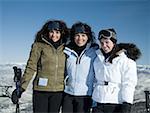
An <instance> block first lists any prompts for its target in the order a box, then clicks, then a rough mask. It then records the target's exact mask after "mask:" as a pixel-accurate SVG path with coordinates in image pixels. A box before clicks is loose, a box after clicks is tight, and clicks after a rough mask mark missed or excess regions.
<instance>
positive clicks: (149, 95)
mask: <svg viewBox="0 0 150 113" xmlns="http://www.w3.org/2000/svg"><path fill="white" fill-rule="evenodd" d="M144 92H145V99H146V104H145V107H146V112H147V113H150V91H144Z"/></svg>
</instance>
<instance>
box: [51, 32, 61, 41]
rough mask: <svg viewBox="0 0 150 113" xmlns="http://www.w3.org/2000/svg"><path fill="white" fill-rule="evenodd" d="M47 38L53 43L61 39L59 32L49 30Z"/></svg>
mask: <svg viewBox="0 0 150 113" xmlns="http://www.w3.org/2000/svg"><path fill="white" fill-rule="evenodd" d="M49 38H50V39H51V40H52V41H53V42H57V41H58V40H59V39H60V38H61V32H60V31H59V30H50V31H49Z"/></svg>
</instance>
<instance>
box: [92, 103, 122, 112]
mask: <svg viewBox="0 0 150 113" xmlns="http://www.w3.org/2000/svg"><path fill="white" fill-rule="evenodd" d="M92 113H122V111H121V104H100V103H98V104H97V106H96V107H94V108H93V110H92Z"/></svg>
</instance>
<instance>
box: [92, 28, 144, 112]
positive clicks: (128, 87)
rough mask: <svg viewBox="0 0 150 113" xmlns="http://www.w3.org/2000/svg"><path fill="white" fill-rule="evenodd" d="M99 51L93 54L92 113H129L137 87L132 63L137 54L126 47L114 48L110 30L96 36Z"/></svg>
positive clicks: (126, 45) (134, 47)
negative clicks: (94, 81) (94, 80)
mask: <svg viewBox="0 0 150 113" xmlns="http://www.w3.org/2000/svg"><path fill="white" fill-rule="evenodd" d="M98 39H99V43H100V45H101V47H100V49H98V50H97V51H96V53H97V57H96V59H95V60H94V71H95V78H96V83H95V86H94V91H93V95H92V98H93V100H94V101H96V102H97V106H96V108H95V109H94V111H93V112H94V113H129V112H130V109H131V105H132V103H133V99H134V91H135V86H136V85H137V68H136V62H135V61H136V60H137V59H138V58H139V56H140V55H141V53H140V50H139V49H138V48H137V47H136V46H135V45H134V44H129V43H126V44H125V43H121V44H117V38H116V32H115V30H114V29H103V30H101V31H100V32H99V38H98Z"/></svg>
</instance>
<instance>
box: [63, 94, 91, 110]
mask: <svg viewBox="0 0 150 113" xmlns="http://www.w3.org/2000/svg"><path fill="white" fill-rule="evenodd" d="M91 104H92V99H91V97H90V96H73V95H69V94H66V93H64V100H63V104H62V113H89V112H90V108H91Z"/></svg>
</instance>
